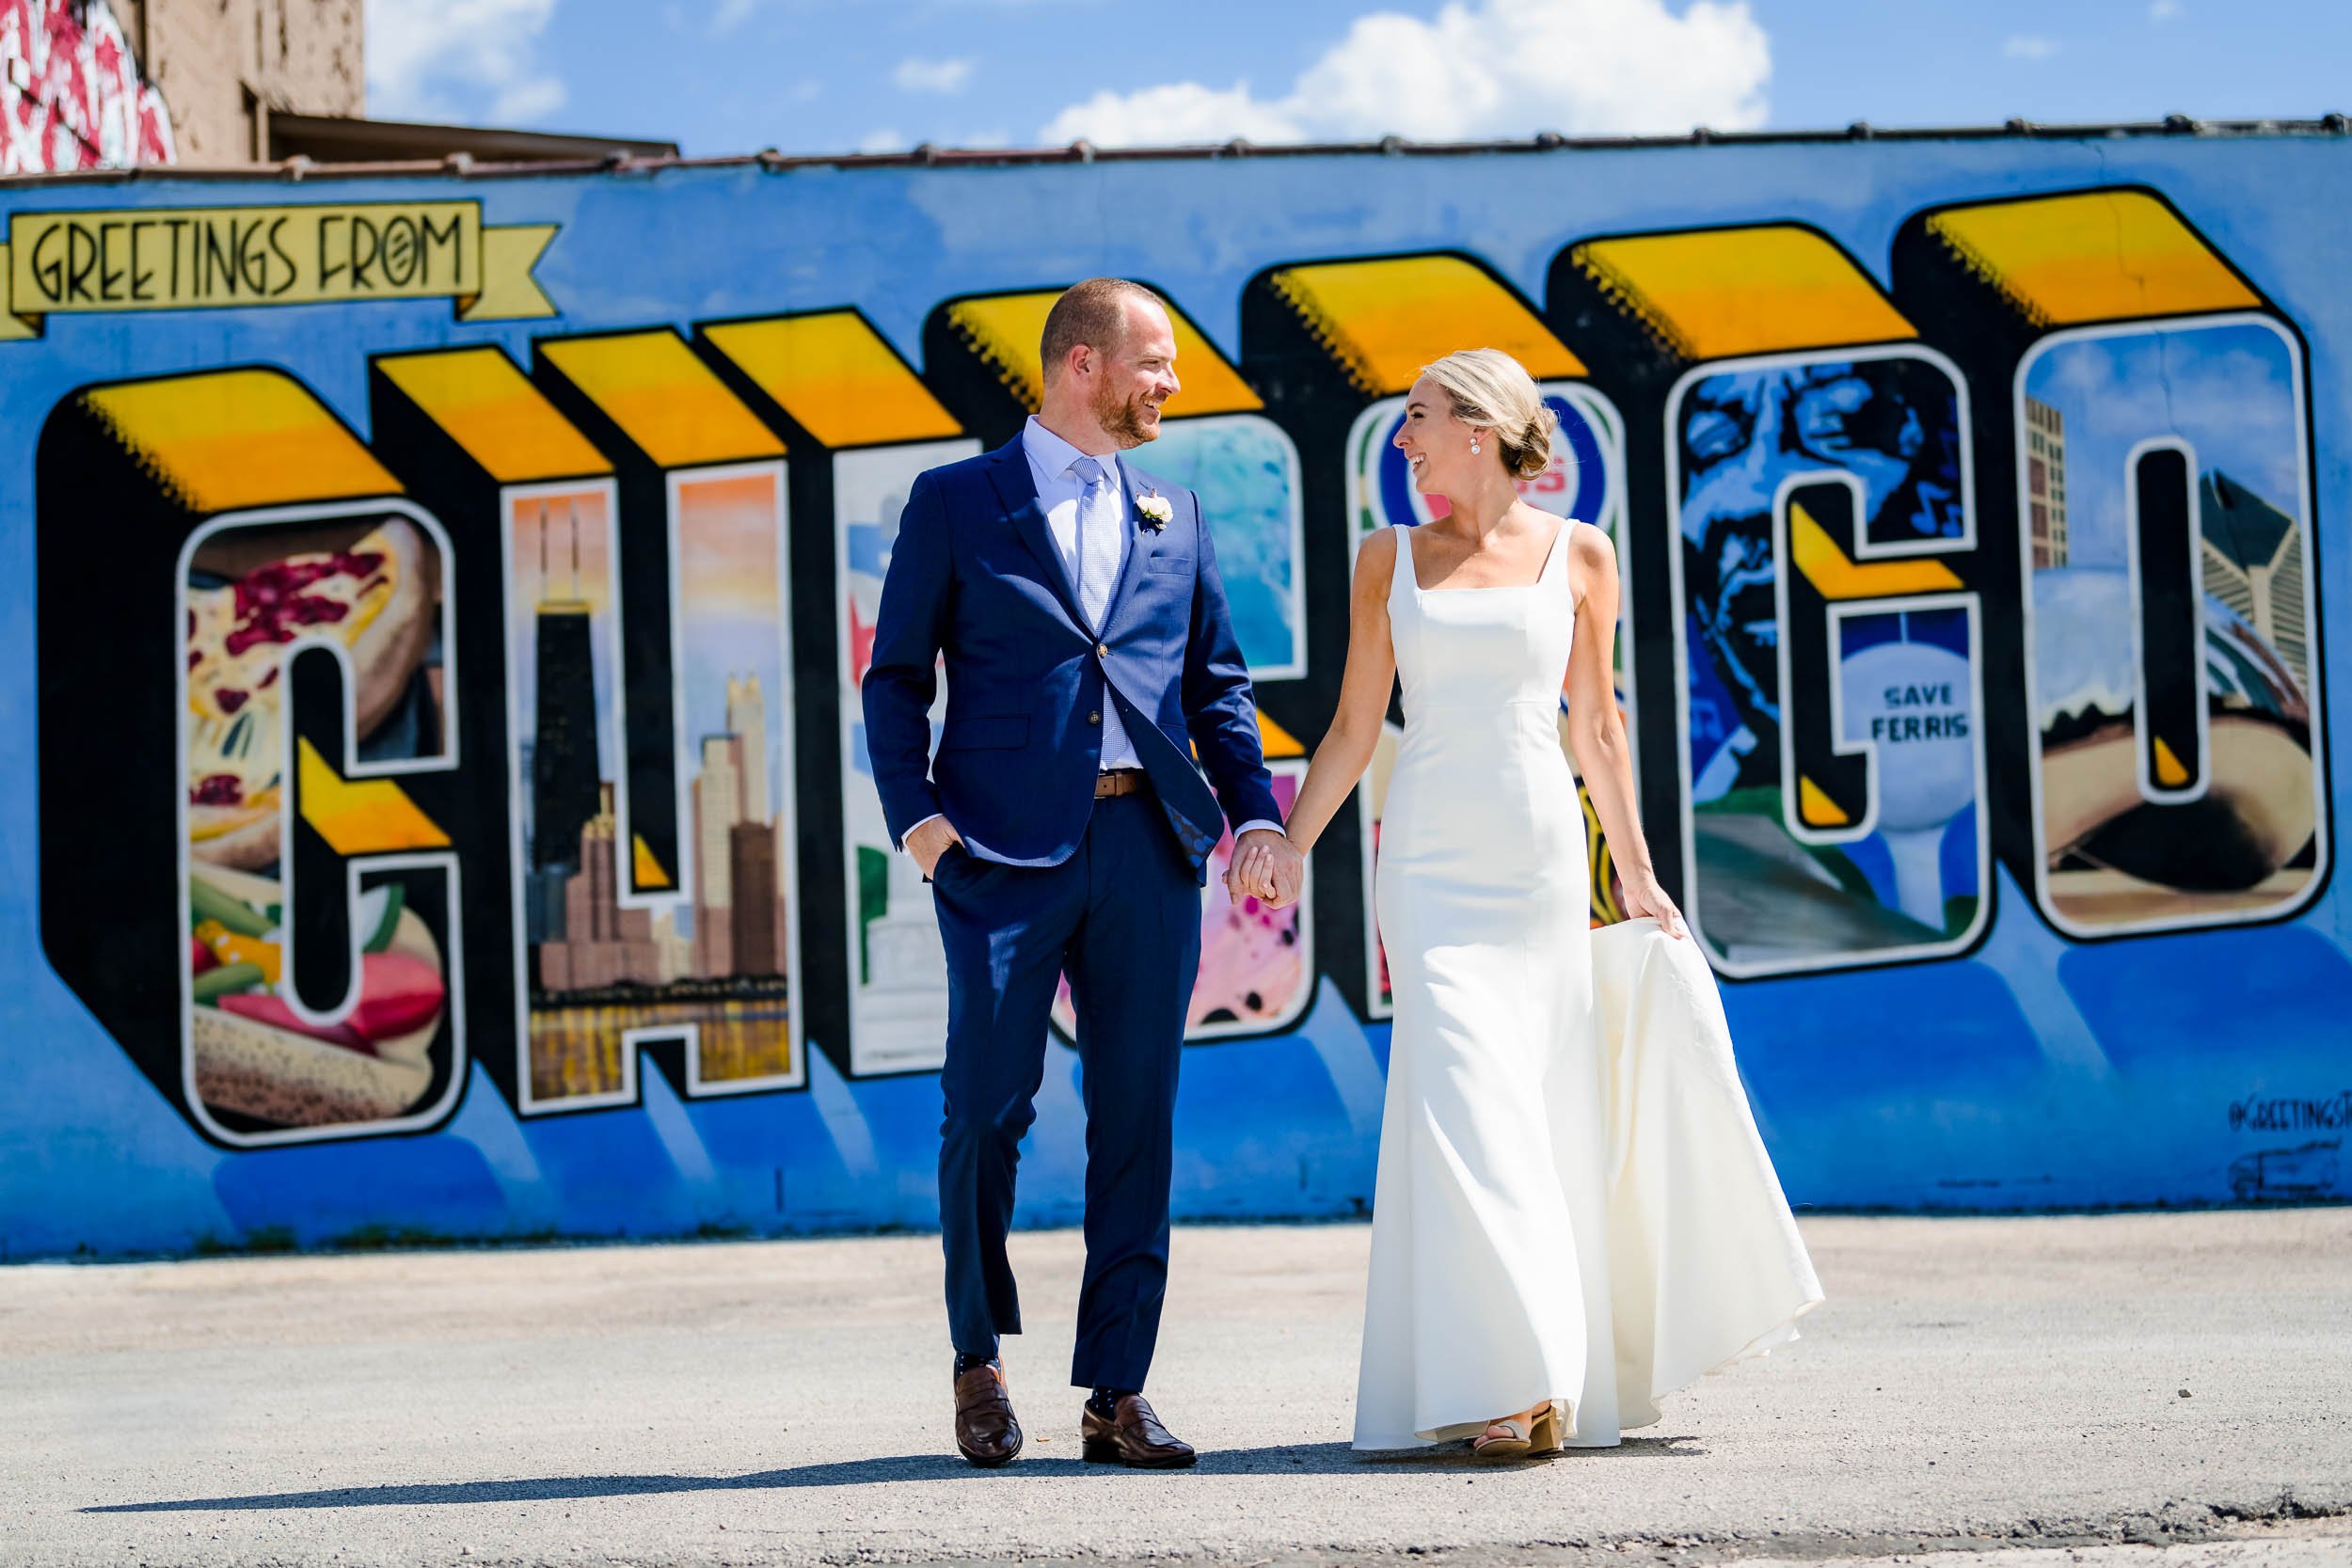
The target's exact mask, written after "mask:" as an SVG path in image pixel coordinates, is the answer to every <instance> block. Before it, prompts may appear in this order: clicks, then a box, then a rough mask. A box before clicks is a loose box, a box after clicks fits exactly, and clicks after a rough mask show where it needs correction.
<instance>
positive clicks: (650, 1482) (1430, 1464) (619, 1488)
mask: <svg viewBox="0 0 2352 1568" xmlns="http://www.w3.org/2000/svg"><path fill="white" fill-rule="evenodd" d="M1692 1441H1693V1439H1692V1438H1689V1437H1635V1438H1628V1439H1627V1440H1626V1442H1625V1444H1624V1445H1623V1446H1622V1447H1620V1448H1616V1449H1582V1450H1573V1451H1571V1452H1568V1453H1566V1454H1564V1455H1561V1456H1559V1459H1558V1460H1557V1461H1555V1462H1556V1463H1563V1464H1573V1463H1578V1462H1591V1461H1595V1460H1602V1461H1605V1460H1609V1459H1613V1458H1615V1459H1642V1458H1649V1459H1697V1458H1703V1457H1704V1456H1705V1455H1706V1453H1707V1450H1706V1449H1701V1448H1695V1447H1691V1446H1689V1445H1691V1444H1692ZM1500 1467H1504V1466H1497V1465H1489V1464H1488V1463H1487V1462H1486V1461H1483V1460H1478V1459H1473V1458H1472V1457H1470V1452H1469V1450H1468V1449H1465V1448H1463V1447H1460V1446H1458V1445H1453V1444H1449V1445H1446V1446H1444V1447H1441V1448H1435V1449H1405V1450H1402V1451H1399V1452H1394V1453H1370V1454H1362V1453H1358V1452H1356V1451H1355V1450H1354V1449H1350V1448H1349V1447H1348V1446H1347V1445H1346V1444H1344V1443H1290V1444H1277V1445H1273V1446H1270V1447H1266V1448H1260V1449H1216V1450H1214V1451H1211V1452H1207V1453H1203V1454H1202V1455H1201V1456H1200V1465H1198V1466H1197V1467H1196V1469H1195V1471H1194V1473H1195V1474H1200V1475H1268V1474H1292V1473H1298V1474H1307V1475H1315V1474H1338V1473H1342V1472H1357V1471H1361V1470H1364V1469H1368V1468H1370V1469H1381V1468H1396V1469H1431V1468H1461V1469H1488V1468H1500ZM1122 1473H1123V1472H1121V1471H1120V1470H1119V1469H1118V1468H1117V1467H1115V1466H1110V1465H1088V1464H1085V1463H1082V1462H1081V1461H1079V1460H1078V1459H1077V1458H1075V1457H1074V1456H1063V1455H1055V1454H1044V1455H1041V1454H1037V1453H1034V1452H1032V1453H1030V1454H1027V1455H1025V1456H1024V1457H1023V1458H1022V1459H1021V1460H1020V1461H1019V1462H1018V1463H1016V1464H1013V1465H1007V1466H1006V1467H1005V1468H1004V1469H1002V1470H998V1471H987V1472H983V1471H977V1470H975V1469H974V1468H973V1467H972V1466H971V1465H967V1464H965V1463H964V1462H963V1461H962V1460H961V1459H960V1458H958V1457H956V1456H955V1455H953V1454H892V1455H888V1456H885V1457H880V1458H874V1459H849V1460H839V1461H836V1462H834V1463H832V1464H828V1465H796V1466H794V1467H793V1468H791V1469H787V1470H761V1471H757V1472H755V1473H753V1474H750V1475H741V1476H542V1477H538V1478H534V1479H528V1480H520V1481H446V1482H440V1483H434V1482H429V1481H428V1482H419V1483H416V1484H412V1485H404V1486H342V1487H329V1488H325V1489H322V1490H319V1491H315V1492H262V1493H258V1494H255V1495H252V1496H249V1497H179V1498H172V1499H168V1500H165V1501H159V1502H145V1503H103V1504H95V1505H92V1506H91V1507H88V1508H85V1509H83V1510H82V1512H83V1513H242V1512H246V1511H251V1510H259V1509H311V1508H414V1507H418V1506H421V1505H425V1504H434V1503H524V1502H564V1501H571V1500H578V1499H586V1498H593V1497H644V1496H648V1495H658V1494H662V1493H683V1492H765V1491H780V1490H784V1489H787V1488H790V1487H796V1486H871V1485H877V1484H885V1483H890V1482H905V1481H983V1482H985V1481H996V1482H998V1483H1001V1482H1002V1481H1011V1480H1014V1479H1015V1478H1026V1479H1028V1480H1031V1481H1038V1480H1046V1479H1063V1480H1067V1479H1069V1478H1071V1477H1073V1476H1104V1477H1108V1476H1116V1475H1120V1474H1122Z"/></svg>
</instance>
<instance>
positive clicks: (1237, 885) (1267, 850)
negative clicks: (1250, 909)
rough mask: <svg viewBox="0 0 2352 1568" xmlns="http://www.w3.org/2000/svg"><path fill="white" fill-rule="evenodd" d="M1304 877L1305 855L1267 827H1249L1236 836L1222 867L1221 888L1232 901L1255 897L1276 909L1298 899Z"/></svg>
mask: <svg viewBox="0 0 2352 1568" xmlns="http://www.w3.org/2000/svg"><path fill="white" fill-rule="evenodd" d="M1306 879H1307V859H1306V857H1305V856H1304V855H1301V854H1300V853H1299V852H1298V847H1297V846H1296V845H1294V844H1293V843H1291V841H1290V840H1289V839H1288V838H1287V837H1285V836H1284V835H1283V834H1281V833H1278V832H1275V831H1274V830H1273V829H1271V828H1256V829H1252V830H1251V831H1250V832H1246V833H1244V834H1242V835H1241V837H1240V838H1238V839H1236V840H1235V841H1234V843H1233V860H1232V864H1230V865H1228V866H1227V867H1226V868H1225V891H1226V892H1227V893H1228V894H1230V895H1232V898H1233V901H1234V902H1235V903H1239V902H1240V901H1241V900H1242V899H1244V898H1255V899H1257V900H1258V901H1259V902H1260V903H1262V904H1263V905H1265V906H1266V907H1267V908H1269V909H1276V910H1279V909H1285V908H1288V907H1289V906H1290V905H1292V904H1295V903H1296V902H1298V893H1299V889H1300V887H1301V886H1302V885H1304V883H1305V882H1306Z"/></svg>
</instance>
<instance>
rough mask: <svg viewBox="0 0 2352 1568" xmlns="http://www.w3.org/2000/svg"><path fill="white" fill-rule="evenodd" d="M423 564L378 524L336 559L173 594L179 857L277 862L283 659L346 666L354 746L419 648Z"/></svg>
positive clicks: (392, 529)
mask: <svg viewBox="0 0 2352 1568" xmlns="http://www.w3.org/2000/svg"><path fill="white" fill-rule="evenodd" d="M433 565H434V561H433V559H432V557H431V556H430V555H429V554H428V546H426V544H425V541H424V539H423V537H422V536H421V534H420V533H419V531H418V530H417V528H416V525H414V524H413V523H410V522H409V521H407V520H406V519H405V518H402V517H387V518H385V519H384V520H383V521H382V522H380V523H379V524H377V525H376V526H375V527H373V528H372V529H370V530H368V531H366V532H365V533H364V534H362V535H360V536H359V537H358V539H357V540H356V541H354V542H352V543H350V544H349V545H348V546H345V547H342V548H316V549H305V550H299V551H295V552H293V553H288V554H284V555H281V556H278V557H276V558H275V559H271V560H267V561H263V562H260V563H258V564H248V565H246V569H245V570H244V571H242V572H241V573H239V574H238V575H237V576H235V577H234V578H233V579H232V580H230V581H228V582H226V583H225V584H224V585H222V586H219V587H198V586H195V585H193V584H191V585H190V587H189V589H188V592H187V621H186V626H185V628H184V630H185V637H186V641H187V650H186V657H187V692H188V778H187V790H188V845H189V852H190V854H191V855H193V856H194V858H195V859H197V860H199V861H201V862H204V863H209V864H213V865H222V866H230V867H234V868H237V869H240V870H247V871H252V870H260V869H262V868H263V867H265V866H268V865H271V864H273V863H276V862H277V860H278V852H279V846H278V813H279V811H280V809H281V808H282V806H283V804H284V800H283V795H282V791H283V789H284V778H283V772H284V768H285V763H286V752H287V745H286V737H285V735H284V723H285V711H286V705H285V683H284V679H283V676H284V673H285V670H284V665H285V651H286V648H287V646H288V645H289V644H291V643H292V642H294V640H295V639H296V638H299V637H304V636H324V637H329V638H332V639H334V640H336V641H339V642H340V643H341V644H342V648H343V650H344V652H345V653H346V654H348V655H349V656H350V658H351V665H352V670H353V673H354V677H355V679H356V681H357V685H358V689H357V691H356V692H355V693H354V705H355V707H356V710H357V711H356V714H355V718H356V721H357V726H356V727H357V730H358V736H360V738H362V739H364V738H366V737H367V736H369V735H371V734H373V732H374V730H375V728H376V726H377V725H379V724H381V723H382V722H383V721H384V719H385V716H386V715H387V714H389V713H390V712H391V711H392V709H393V708H394V707H396V706H397V705H399V703H400V701H401V699H402V697H403V696H404V695H405V693H406V691H407V689H408V685H409V682H410V681H411V680H412V679H414V678H415V675H416V673H417V670H418V667H419V666H420V664H421V662H422V660H423V658H424V655H425V652H426V650H427V648H428V647H429V646H430V644H431V641H432V634H433V619H434V605H435V601H436V598H437V583H436V580H435V579H436V574H435V573H434V571H433V569H432V568H433Z"/></svg>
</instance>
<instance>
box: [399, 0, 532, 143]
mask: <svg viewBox="0 0 2352 1568" xmlns="http://www.w3.org/2000/svg"><path fill="white" fill-rule="evenodd" d="M555 7H556V0H377V3H376V4H373V5H371V6H369V7H368V8H367V62H368V112H369V113H370V114H372V115H375V116H378V117H380V118H382V119H427V120H460V121H482V122H486V123H488V124H492V125H522V124H528V123H529V122H531V121H532V120H534V119H543V118H545V117H546V116H548V115H551V114H553V113H554V112H555V111H556V110H558V109H560V108H562V107H563V106H564V84H563V83H562V82H561V81H559V80H558V79H557V78H556V77H555V76H554V75H552V74H551V73H549V72H548V71H547V70H546V69H544V67H542V65H541V64H540V62H539V59H538V43H539V36H540V35H541V34H542V33H544V32H546V31H547V26H548V22H549V20H551V19H552V18H553V16H554V15H555Z"/></svg>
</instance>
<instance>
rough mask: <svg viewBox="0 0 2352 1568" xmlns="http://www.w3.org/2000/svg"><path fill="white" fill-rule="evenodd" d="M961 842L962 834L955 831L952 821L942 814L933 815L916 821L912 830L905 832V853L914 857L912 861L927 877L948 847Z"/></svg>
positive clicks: (937, 866)
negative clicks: (928, 819) (926, 819)
mask: <svg viewBox="0 0 2352 1568" xmlns="http://www.w3.org/2000/svg"><path fill="white" fill-rule="evenodd" d="M962 843H963V835H962V834H961V833H960V832H956V830H955V825H954V824H953V823H951V822H949V821H948V820H947V819H946V817H944V816H934V817H932V818H931V819H930V821H928V822H917V823H916V824H915V825H914V832H910V833H908V834H907V853H908V854H910V855H913V856H914V863H915V864H917V865H919V866H921V867H922V868H923V875H924V876H926V877H929V876H930V875H931V874H932V873H933V872H934V871H936V870H937V869H938V868H939V857H940V856H942V855H944V854H946V852H947V850H948V848H949V847H951V846H960V845H961V844H962Z"/></svg>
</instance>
